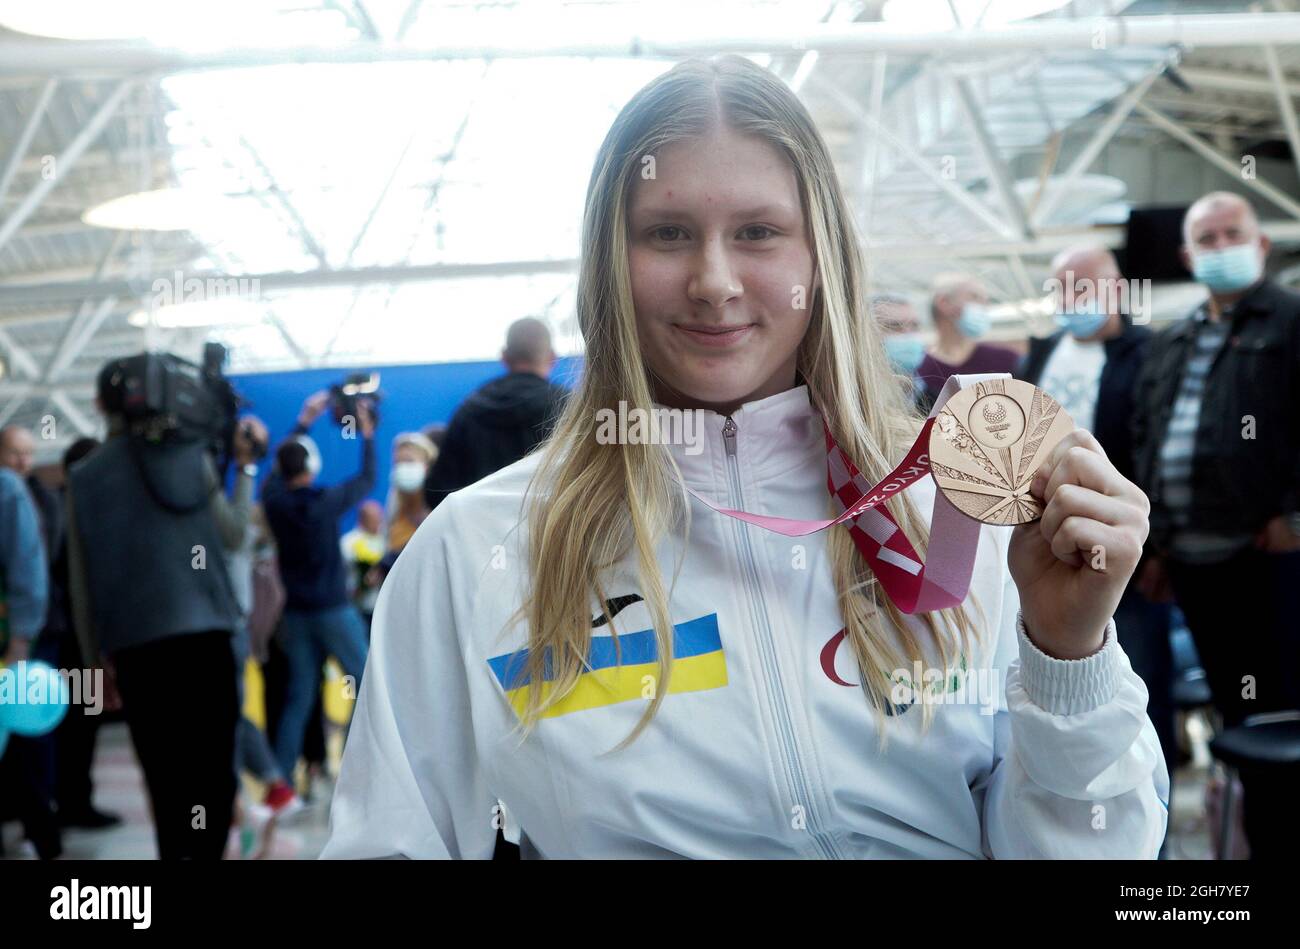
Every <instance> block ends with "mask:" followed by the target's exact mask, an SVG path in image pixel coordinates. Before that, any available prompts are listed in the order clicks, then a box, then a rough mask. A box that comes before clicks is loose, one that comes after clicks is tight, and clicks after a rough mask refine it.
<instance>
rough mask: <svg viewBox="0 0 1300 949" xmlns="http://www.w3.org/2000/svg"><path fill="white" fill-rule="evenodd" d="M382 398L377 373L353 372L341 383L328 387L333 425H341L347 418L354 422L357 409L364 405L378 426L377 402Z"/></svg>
mask: <svg viewBox="0 0 1300 949" xmlns="http://www.w3.org/2000/svg"><path fill="white" fill-rule="evenodd" d="M382 398H383V393H382V392H380V391H379V373H377V372H354V373H352V374H350V375H349V376H348V377H347V378H345V379H344V380H343V381H342V382H339V383H336V384H334V385H332V386H330V411H331V413H332V414H333V416H334V421H335V423H337V424H338V425H342V424H343V423H344V422H345V421H346V420H347V419H349V418H351V419H353V420H354V421H355V419H356V417H357V408H358V407H359V406H360V405H362V404H365V406H366V407H367V408H368V409H369V410H370V414H371V415H372V416H373V417H374V420H375V424H376V425H378V424H379V402H380V400H381V399H382Z"/></svg>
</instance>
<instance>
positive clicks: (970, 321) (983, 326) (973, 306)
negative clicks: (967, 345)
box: [957, 303, 993, 339]
mask: <svg viewBox="0 0 1300 949" xmlns="http://www.w3.org/2000/svg"><path fill="white" fill-rule="evenodd" d="M992 322H993V318H992V317H991V316H989V311H988V307H986V306H984V305H983V304H982V303H967V304H966V305H965V306H963V307H962V308H961V316H959V317H958V318H957V329H958V330H960V331H961V334H962V335H963V336H966V337H968V338H970V339H979V338H980V337H981V336H983V335H984V334H985V333H987V332H988V331H989V325H990V324H991V323H992Z"/></svg>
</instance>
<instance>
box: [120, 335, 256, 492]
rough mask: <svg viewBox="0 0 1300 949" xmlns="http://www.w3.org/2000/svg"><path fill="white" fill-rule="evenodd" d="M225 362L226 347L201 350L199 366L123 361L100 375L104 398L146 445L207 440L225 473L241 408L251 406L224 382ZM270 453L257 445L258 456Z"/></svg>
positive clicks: (165, 358)
mask: <svg viewBox="0 0 1300 949" xmlns="http://www.w3.org/2000/svg"><path fill="white" fill-rule="evenodd" d="M225 362H226V347H224V346H222V345H221V344H220V343H207V344H206V345H205V346H204V347H203V362H202V364H200V365H196V364H195V363H192V362H190V361H189V360H186V359H182V358H180V357H179V356H176V355H173V354H172V353H154V352H145V353H140V354H139V355H136V356H129V357H127V358H125V359H119V360H116V361H114V362H112V363H109V364H108V365H107V366H105V367H104V369H103V370H102V372H101V375H100V386H99V388H100V392H99V396H100V400H101V401H102V402H103V404H104V409H105V410H106V411H108V412H110V413H116V414H119V415H121V416H122V417H123V418H124V419H126V422H127V425H128V426H129V428H130V430H131V432H132V434H133V435H135V436H137V437H141V438H143V440H144V441H145V442H147V443H149V444H152V445H161V444H164V443H171V442H175V443H190V442H196V441H201V442H204V443H206V445H207V447H208V448H209V450H210V451H211V452H212V454H213V455H214V456H216V458H217V459H219V460H220V462H221V467H222V468H223V469H224V467H225V464H226V462H228V460H229V459H230V457H231V455H232V454H233V449H234V438H235V432H236V429H237V420H238V415H239V410H240V409H241V408H244V407H246V406H247V405H249V403H247V402H245V401H244V400H243V399H241V398H240V397H239V394H238V393H237V392H236V391H235V387H234V386H233V385H232V384H231V382H230V380H229V379H227V378H226V376H225V374H224V372H223V368H224V366H225ZM246 434H247V433H246ZM266 451H267V446H266V445H265V444H262V443H257V442H255V443H254V453H255V456H256V457H257V458H259V459H260V458H262V457H264V456H265V455H266Z"/></svg>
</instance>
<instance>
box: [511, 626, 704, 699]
mask: <svg viewBox="0 0 1300 949" xmlns="http://www.w3.org/2000/svg"><path fill="white" fill-rule="evenodd" d="M620 660H621V661H620ZM527 661H528V650H527V649H521V650H519V651H518V652H513V653H506V654H505V655H501V656H494V657H492V658H491V659H489V660H488V665H489V666H491V667H492V673H493V674H494V675H495V676H496V677H497V681H498V682H499V683H501V688H503V689H504V690H505V692H506V697H507V698H508V699H509V700H510V704H511V706H512V707H513V708H514V710H515V713H516V714H522V713H523V710H524V708H525V706H526V705H527V704H528V690H529V689H530V688H531V686H532V683H531V680H530V678H529V677H528V676H527V675H525V674H524V672H523V670H524V667H525V663H527ZM587 665H588V667H589V671H587V672H584V673H583V674H582V675H581V676H579V677H578V683H577V685H575V686H574V688H573V691H572V692H570V693H569V694H568V695H566V696H565V697H564V698H563V699H562V700H561V701H559V702H557V703H556V704H555V705H552V706H551V707H550V708H548V709H547V710H546V712H545V713H544V714H543V715H542V717H543V718H553V717H555V716H557V715H568V714H569V713H570V712H580V711H582V710H583V709H588V708H599V707H600V706H603V705H614V704H615V703H617V702H630V701H632V700H633V699H646V698H647V697H653V695H654V693H653V691H651V692H649V694H648V695H647V689H648V688H651V687H657V686H656V685H655V683H656V680H657V679H658V676H659V652H658V647H657V643H656V642H655V631H654V630H653V629H643V630H640V631H639V632H635V633H625V634H623V635H621V636H619V637H618V648H617V649H615V646H614V637H613V636H594V637H592V640H591V649H590V650H589V652H588V655H587ZM647 676H648V677H649V678H647ZM543 679H544V681H543V683H542V688H543V690H545V691H544V692H543V695H545V693H546V691H549V690H550V688H551V683H552V681H553V680H554V676H553V673H552V669H551V663H550V654H549V653H548V654H547V662H546V672H545V675H544V676H543ZM726 684H727V661H726V657H725V656H724V655H723V652H722V638H721V636H720V635H719V634H718V614H717V613H710V614H709V615H708V616H701V617H699V618H698V619H693V620H688V621H687V622H685V623H678V624H677V625H676V626H674V627H673V664H672V677H671V679H670V680H669V683H668V691H669V692H670V693H671V692H699V691H702V690H704V689H718V688H721V687H722V686H724V685H726Z"/></svg>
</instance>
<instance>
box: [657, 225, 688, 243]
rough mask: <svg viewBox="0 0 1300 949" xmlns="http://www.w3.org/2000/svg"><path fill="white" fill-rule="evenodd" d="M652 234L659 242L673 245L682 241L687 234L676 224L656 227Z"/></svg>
mask: <svg viewBox="0 0 1300 949" xmlns="http://www.w3.org/2000/svg"><path fill="white" fill-rule="evenodd" d="M651 234H653V235H654V236H655V238H657V239H658V240H661V241H664V242H666V243H670V244H671V243H674V242H676V241H679V240H681V239H682V238H683V237H684V236H685V234H686V232H685V231H683V230H682V229H681V228H680V227H677V226H676V225H674V224H665V225H664V226H663V227H656V228H655V229H654V230H653V231H651Z"/></svg>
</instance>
